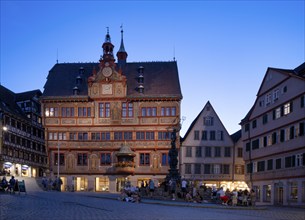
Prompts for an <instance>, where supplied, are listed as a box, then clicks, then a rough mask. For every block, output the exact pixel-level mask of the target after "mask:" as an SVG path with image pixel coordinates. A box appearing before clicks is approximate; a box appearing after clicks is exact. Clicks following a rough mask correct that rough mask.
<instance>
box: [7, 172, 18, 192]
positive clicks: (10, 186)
mask: <svg viewBox="0 0 305 220" xmlns="http://www.w3.org/2000/svg"><path fill="white" fill-rule="evenodd" d="M15 184H16V180H15V177H14V176H12V177H11V179H10V180H9V186H8V189H7V190H8V191H10V193H12V192H14V187H15Z"/></svg>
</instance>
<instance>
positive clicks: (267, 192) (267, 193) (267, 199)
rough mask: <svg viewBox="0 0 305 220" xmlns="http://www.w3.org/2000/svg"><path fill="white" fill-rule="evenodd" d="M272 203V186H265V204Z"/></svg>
mask: <svg viewBox="0 0 305 220" xmlns="http://www.w3.org/2000/svg"><path fill="white" fill-rule="evenodd" d="M270 201H271V185H264V186H263V202H270Z"/></svg>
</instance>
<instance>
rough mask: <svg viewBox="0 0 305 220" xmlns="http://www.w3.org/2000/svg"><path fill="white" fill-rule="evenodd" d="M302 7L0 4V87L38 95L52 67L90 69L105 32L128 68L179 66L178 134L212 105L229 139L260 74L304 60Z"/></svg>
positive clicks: (290, 3)
mask: <svg viewBox="0 0 305 220" xmlns="http://www.w3.org/2000/svg"><path fill="white" fill-rule="evenodd" d="M304 11H305V5H304V0H302V1H293V0H290V1H41V2H39V1H5V0H1V45H0V46H1V60H0V65H1V68H0V71H1V72H0V82H1V85H3V86H5V87H6V88H8V89H10V90H11V91H13V92H15V93H19V92H24V91H29V90H34V89H40V90H41V91H42V92H43V86H44V84H45V82H46V77H47V75H48V72H49V70H50V69H51V68H52V67H53V66H54V65H55V64H56V60H57V59H58V62H59V63H74V62H98V60H99V58H100V55H102V48H101V46H102V44H103V42H104V39H105V34H106V31H107V30H106V27H109V31H110V35H111V40H112V43H113V44H114V46H115V48H114V50H115V53H116V52H117V50H118V49H119V46H120V37H121V35H120V26H121V25H122V24H123V29H124V44H125V49H126V51H127V53H128V58H127V62H138V61H171V60H173V59H174V58H175V59H176V61H177V65H178V70H179V77H180V84H181V89H182V95H183V100H182V104H181V106H182V109H181V111H182V112H181V116H184V117H185V118H186V120H185V121H184V122H183V125H182V130H181V134H180V135H181V136H182V137H183V136H184V134H185V132H186V131H187V129H188V127H189V126H190V124H191V123H192V121H193V120H194V119H195V118H196V116H197V115H198V114H199V113H200V111H201V110H202V109H203V107H204V105H205V104H206V103H207V101H210V102H211V104H212V106H213V108H214V109H215V111H216V112H217V114H218V116H219V118H220V120H221V121H222V122H223V124H224V126H225V127H226V129H227V131H228V132H229V134H232V133H234V132H236V131H237V130H239V129H240V125H239V123H240V121H241V119H243V118H244V117H245V115H246V114H247V112H248V111H249V109H250V108H251V107H252V105H253V103H254V101H255V98H256V94H257V92H258V89H259V86H260V84H261V82H262V80H263V77H264V75H265V73H266V70H267V68H268V67H275V68H282V69H294V68H296V67H297V66H299V65H300V64H302V63H303V62H304V61H305V46H304V41H305V40H304V34H305V24H304V19H305V13H304Z"/></svg>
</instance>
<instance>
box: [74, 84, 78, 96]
mask: <svg viewBox="0 0 305 220" xmlns="http://www.w3.org/2000/svg"><path fill="white" fill-rule="evenodd" d="M78 94H79V89H78V87H77V86H75V87H74V88H73V95H78Z"/></svg>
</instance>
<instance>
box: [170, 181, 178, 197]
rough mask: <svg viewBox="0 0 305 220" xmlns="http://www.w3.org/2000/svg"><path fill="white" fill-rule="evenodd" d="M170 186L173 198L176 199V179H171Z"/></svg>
mask: <svg viewBox="0 0 305 220" xmlns="http://www.w3.org/2000/svg"><path fill="white" fill-rule="evenodd" d="M169 186H170V190H171V194H172V200H176V186H177V183H176V181H175V180H174V179H171V180H170V181H169Z"/></svg>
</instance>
